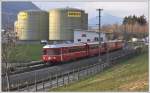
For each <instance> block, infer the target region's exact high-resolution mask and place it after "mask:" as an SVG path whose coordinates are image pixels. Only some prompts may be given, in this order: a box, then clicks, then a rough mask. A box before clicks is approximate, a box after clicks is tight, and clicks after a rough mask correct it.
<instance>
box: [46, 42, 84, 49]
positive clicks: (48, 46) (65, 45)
mask: <svg viewBox="0 0 150 93" xmlns="http://www.w3.org/2000/svg"><path fill="white" fill-rule="evenodd" d="M84 45H85V44H84V43H71V44H53V45H45V46H44V47H43V48H61V47H72V46H84Z"/></svg>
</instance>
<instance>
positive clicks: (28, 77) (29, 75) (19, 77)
mask: <svg viewBox="0 0 150 93" xmlns="http://www.w3.org/2000/svg"><path fill="white" fill-rule="evenodd" d="M128 51H130V50H128ZM125 52H127V50H119V51H115V52H112V53H110V54H109V58H110V59H111V58H117V56H118V55H120V53H121V54H124V53H125ZM107 57H108V56H106V54H104V55H102V56H101V59H102V61H103V60H106V59H107ZM97 60H98V57H92V58H87V59H82V60H78V61H76V62H72V63H68V64H62V65H57V66H52V67H48V68H43V69H38V70H32V71H29V72H24V73H19V74H12V75H10V78H11V80H10V81H11V86H15V85H16V84H18V81H19V83H20V84H21V85H22V86H21V85H20V88H21V87H22V88H23V84H25V82H27V81H28V82H30V83H29V85H30V86H31V85H33V84H34V83H35V77H38V79H37V83H40V81H41V80H43V78H45V77H49V75H50V73H51V74H56V73H60V72H63V73H65V72H66V73H68V71H69V70H70V69H73V68H78V67H83V66H88V65H91V64H94V63H97ZM79 64H80V65H79ZM35 73H36V75H35ZM2 79H3V82H2V84H3V85H2V86H3V88H4V89H5V88H6V78H5V77H3V78H2ZM24 86H25V85H24Z"/></svg>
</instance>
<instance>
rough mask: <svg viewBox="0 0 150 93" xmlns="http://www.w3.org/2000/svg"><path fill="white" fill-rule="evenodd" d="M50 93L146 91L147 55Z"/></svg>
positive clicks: (123, 62)
mask: <svg viewBox="0 0 150 93" xmlns="http://www.w3.org/2000/svg"><path fill="white" fill-rule="evenodd" d="M50 91H93V92H96V91H148V54H147V53H145V54H141V55H139V56H137V57H134V58H132V59H129V60H126V61H122V62H121V63H120V64H117V65H116V66H114V67H112V68H110V69H107V70H105V71H104V72H102V73H100V74H98V75H96V76H92V77H88V78H87V79H84V80H80V81H79V82H76V83H72V84H69V85H66V86H64V87H60V88H56V89H53V90H50Z"/></svg>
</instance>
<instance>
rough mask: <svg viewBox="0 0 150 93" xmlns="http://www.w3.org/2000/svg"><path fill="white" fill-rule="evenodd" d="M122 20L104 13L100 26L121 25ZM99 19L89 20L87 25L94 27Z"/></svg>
mask: <svg viewBox="0 0 150 93" xmlns="http://www.w3.org/2000/svg"><path fill="white" fill-rule="evenodd" d="M122 21H123V18H121V17H117V16H113V15H111V14H108V13H104V14H103V15H102V16H101V24H102V25H108V24H122ZM98 22H99V19H98V17H93V18H90V19H89V21H88V23H89V25H90V26H92V25H93V26H96V24H98Z"/></svg>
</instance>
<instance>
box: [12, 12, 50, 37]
mask: <svg viewBox="0 0 150 93" xmlns="http://www.w3.org/2000/svg"><path fill="white" fill-rule="evenodd" d="M48 24H49V21H48V12H46V11H41V10H26V11H21V12H19V14H18V17H17V21H16V22H15V24H14V25H15V31H16V32H17V37H18V39H19V40H48Z"/></svg>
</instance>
